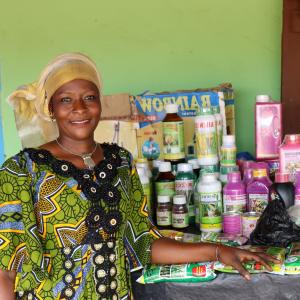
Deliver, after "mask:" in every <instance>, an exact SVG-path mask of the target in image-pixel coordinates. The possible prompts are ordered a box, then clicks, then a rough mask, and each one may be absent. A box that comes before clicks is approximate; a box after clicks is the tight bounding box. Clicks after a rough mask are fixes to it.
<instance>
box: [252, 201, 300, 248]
mask: <svg viewBox="0 0 300 300" xmlns="http://www.w3.org/2000/svg"><path fill="white" fill-rule="evenodd" d="M296 241H300V227H299V226H297V225H296V224H295V223H294V222H293V221H292V220H291V218H290V216H289V215H288V212H287V210H286V208H285V205H284V202H283V201H282V199H280V197H276V199H275V200H273V201H271V202H269V204H268V205H267V207H266V209H265V210H264V212H263V214H262V215H261V217H260V218H259V220H258V222H257V224H256V227H255V229H254V231H253V232H252V233H251V235H250V242H251V244H253V245H269V246H271V245H272V246H278V247H287V246H288V245H289V244H290V243H291V242H296Z"/></svg>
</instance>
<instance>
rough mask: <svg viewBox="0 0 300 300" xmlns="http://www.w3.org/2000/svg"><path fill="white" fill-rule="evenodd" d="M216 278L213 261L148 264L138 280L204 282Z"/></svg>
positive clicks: (143, 282) (139, 281) (143, 281)
mask: <svg viewBox="0 0 300 300" xmlns="http://www.w3.org/2000/svg"><path fill="white" fill-rule="evenodd" d="M215 278H216V274H215V273H214V271H213V269H212V263H211V262H204V263H191V264H181V265H162V266H159V265H148V266H146V267H145V268H144V271H143V275H142V276H141V277H140V278H138V280H137V282H138V283H142V284H147V283H157V282H202V281H210V280H213V279H215Z"/></svg>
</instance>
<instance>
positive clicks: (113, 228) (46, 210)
mask: <svg viewBox="0 0 300 300" xmlns="http://www.w3.org/2000/svg"><path fill="white" fill-rule="evenodd" d="M102 148H103V150H104V160H103V161H102V162H100V163H99V164H98V165H97V166H96V167H95V169H94V170H93V171H90V170H82V169H78V168H76V167H75V166H74V165H73V164H71V163H70V162H67V161H63V160H58V159H56V158H55V157H53V156H52V155H51V154H50V152H48V151H46V150H42V149H33V148H29V149H25V150H23V151H21V152H20V153H19V154H17V155H16V156H14V157H12V158H10V159H8V160H7V161H6V162H5V163H4V165H3V166H2V168H1V170H0V269H2V270H16V271H17V278H16V284H15V289H16V296H17V298H18V299H43V300H46V299H47V300H48V299H49V300H50V299H114V300H117V299H133V297H132V292H131V284H130V271H133V270H137V269H140V268H142V267H143V266H144V265H145V264H147V263H149V261H150V250H151V249H150V247H151V243H152V241H153V240H154V239H156V238H158V237H159V233H158V232H157V231H156V229H155V228H154V227H153V226H152V224H151V223H150V222H149V219H148V213H147V204H146V199H145V198H144V196H143V192H142V187H141V184H140V181H139V178H138V175H137V173H136V170H135V168H133V167H132V162H131V156H130V154H129V153H128V152H127V151H126V150H125V149H123V148H120V147H118V146H117V145H112V144H102Z"/></svg>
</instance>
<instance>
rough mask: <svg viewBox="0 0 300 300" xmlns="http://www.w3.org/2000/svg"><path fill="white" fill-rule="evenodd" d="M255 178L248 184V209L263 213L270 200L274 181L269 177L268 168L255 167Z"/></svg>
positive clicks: (253, 174) (253, 173)
mask: <svg viewBox="0 0 300 300" xmlns="http://www.w3.org/2000/svg"><path fill="white" fill-rule="evenodd" d="M252 176H253V178H252V179H251V181H250V182H249V183H248V185H247V200H248V203H247V207H248V211H254V212H257V213H262V212H263V211H264V210H265V208H266V206H267V205H268V202H269V188H270V186H271V184H272V181H271V180H270V178H269V177H268V174H267V169H266V168H261V166H259V167H255V169H253V172H252Z"/></svg>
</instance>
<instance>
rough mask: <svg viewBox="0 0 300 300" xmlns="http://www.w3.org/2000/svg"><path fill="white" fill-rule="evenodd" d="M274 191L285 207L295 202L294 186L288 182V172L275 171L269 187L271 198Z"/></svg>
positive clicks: (272, 198) (273, 198)
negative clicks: (273, 180) (272, 181)
mask: <svg viewBox="0 0 300 300" xmlns="http://www.w3.org/2000/svg"><path fill="white" fill-rule="evenodd" d="M274 193H276V194H278V195H279V197H280V198H281V199H282V200H283V202H284V204H285V207H286V208H289V207H290V206H292V205H294V202H295V188H294V185H293V183H291V182H290V174H289V173H280V172H277V173H275V182H274V183H273V184H272V185H271V187H270V197H271V200H275V197H274Z"/></svg>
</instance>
